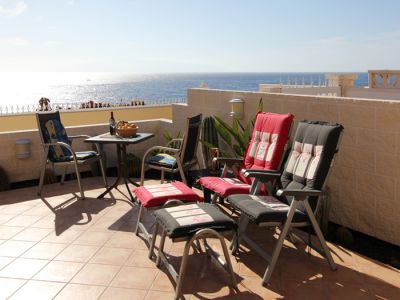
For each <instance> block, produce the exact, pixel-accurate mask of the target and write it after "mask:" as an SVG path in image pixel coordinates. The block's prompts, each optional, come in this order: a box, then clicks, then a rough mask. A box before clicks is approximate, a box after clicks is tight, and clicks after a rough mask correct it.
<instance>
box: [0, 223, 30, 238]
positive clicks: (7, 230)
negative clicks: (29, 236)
mask: <svg viewBox="0 0 400 300" xmlns="http://www.w3.org/2000/svg"><path fill="white" fill-rule="evenodd" d="M24 229H25V227H15V226H4V225H0V239H10V238H12V237H13V236H14V235H16V234H17V233H19V232H21V231H22V230H24Z"/></svg>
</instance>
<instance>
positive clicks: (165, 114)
mask: <svg viewBox="0 0 400 300" xmlns="http://www.w3.org/2000/svg"><path fill="white" fill-rule="evenodd" d="M111 111H113V112H114V117H115V119H116V120H117V121H119V120H133V121H138V120H149V119H158V118H165V119H171V117H172V109H171V105H170V104H162V105H151V106H150V105H149V106H122V107H112V108H90V109H78V110H62V111H60V114H61V120H62V122H63V124H64V126H77V125H90V124H101V123H105V122H108V119H109V118H110V112H111ZM36 128H37V123H36V115H35V113H32V112H28V113H20V114H9V115H0V132H5V131H17V130H29V129H36Z"/></svg>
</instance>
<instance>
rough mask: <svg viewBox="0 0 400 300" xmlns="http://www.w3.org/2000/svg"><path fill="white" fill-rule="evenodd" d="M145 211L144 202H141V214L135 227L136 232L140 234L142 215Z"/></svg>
mask: <svg viewBox="0 0 400 300" xmlns="http://www.w3.org/2000/svg"><path fill="white" fill-rule="evenodd" d="M143 212H144V207H143V205H142V204H140V202H139V215H138V220H137V222H136V228H135V234H136V235H139V229H140V226H139V224H140V222H142V216H143Z"/></svg>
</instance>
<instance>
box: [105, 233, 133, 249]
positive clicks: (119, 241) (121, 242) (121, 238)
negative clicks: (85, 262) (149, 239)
mask: <svg viewBox="0 0 400 300" xmlns="http://www.w3.org/2000/svg"><path fill="white" fill-rule="evenodd" d="M138 243H139V238H138V237H137V236H136V235H135V234H133V233H131V232H116V233H115V234H114V235H113V236H112V237H111V239H109V240H108V242H107V243H106V244H105V245H104V246H106V247H116V248H129V249H134V248H136V246H137V245H138Z"/></svg>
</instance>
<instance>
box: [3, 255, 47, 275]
mask: <svg viewBox="0 0 400 300" xmlns="http://www.w3.org/2000/svg"><path fill="white" fill-rule="evenodd" d="M48 263H49V261H48V260H43V259H28V258H17V259H15V260H14V261H13V262H11V263H10V264H8V265H7V266H6V267H4V268H3V269H2V270H1V271H0V276H1V277H11V278H21V279H30V278H32V277H33V276H34V275H35V274H36V273H38V272H39V271H40V270H41V269H42V268H43V267H44V266H45V265H46V264H48Z"/></svg>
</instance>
